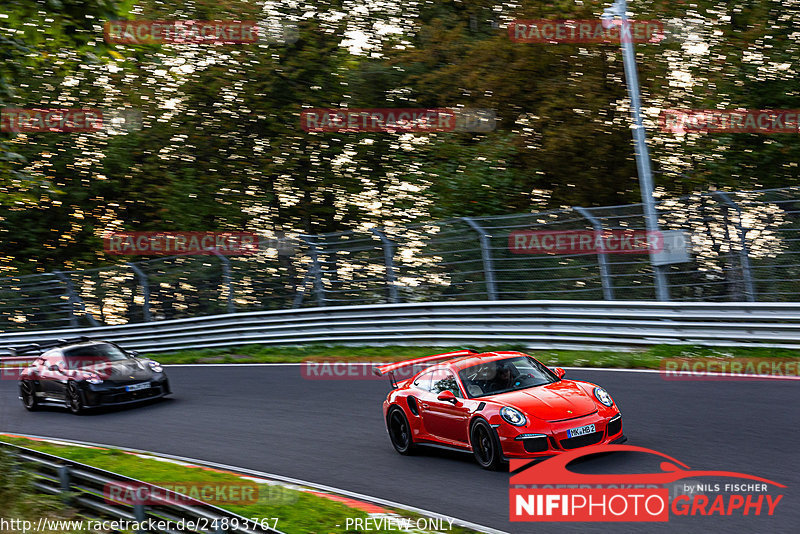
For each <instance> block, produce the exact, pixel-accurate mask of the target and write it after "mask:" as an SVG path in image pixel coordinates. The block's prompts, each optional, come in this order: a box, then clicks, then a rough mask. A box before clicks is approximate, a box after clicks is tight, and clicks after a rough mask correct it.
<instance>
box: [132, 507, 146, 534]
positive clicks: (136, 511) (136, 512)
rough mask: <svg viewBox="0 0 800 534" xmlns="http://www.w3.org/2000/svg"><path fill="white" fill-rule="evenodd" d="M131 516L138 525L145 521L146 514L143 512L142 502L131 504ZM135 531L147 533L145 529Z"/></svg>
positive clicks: (142, 533)
mask: <svg viewBox="0 0 800 534" xmlns="http://www.w3.org/2000/svg"><path fill="white" fill-rule="evenodd" d="M133 517H134V519H136V522H137V523H139V524H140V525H141V524H142V523H144V522H145V521H147V514H146V513H145V509H144V505H143V504H142V503H136V504H134V505H133ZM137 532H138V534H147V531H146V530H138V531H137Z"/></svg>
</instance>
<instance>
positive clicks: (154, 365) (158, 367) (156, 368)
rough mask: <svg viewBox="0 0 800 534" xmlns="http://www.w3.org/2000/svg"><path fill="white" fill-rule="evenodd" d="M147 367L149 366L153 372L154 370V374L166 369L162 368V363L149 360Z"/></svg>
mask: <svg viewBox="0 0 800 534" xmlns="http://www.w3.org/2000/svg"><path fill="white" fill-rule="evenodd" d="M147 365H149V366H150V369H152V370H153V371H154V372H156V373H160V372H161V371H163V370H164V368H163V367H161V364H160V363H158V362H155V361H153V360H149V361H148V362H147Z"/></svg>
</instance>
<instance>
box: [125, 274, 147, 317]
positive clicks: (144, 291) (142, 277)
mask: <svg viewBox="0 0 800 534" xmlns="http://www.w3.org/2000/svg"><path fill="white" fill-rule="evenodd" d="M125 265H127V266H128V267H130V268H131V269H132V270H133V272H134V273H135V274H136V278H138V279H139V285H140V286H142V295H144V306H142V314H143V316H144V321H145V322H149V321H151V320H152V319H151V317H150V281H149V280H148V279H147V275H146V274H145V273H144V271H143V270H141V269H140V268H139V267H138V266H137V265H136V264H135V263H133V262H130V261H129V262H128V263H126V264H125Z"/></svg>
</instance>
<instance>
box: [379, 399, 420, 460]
mask: <svg viewBox="0 0 800 534" xmlns="http://www.w3.org/2000/svg"><path fill="white" fill-rule="evenodd" d="M386 428H387V429H388V430H389V439H391V440H392V445H393V446H394V448H395V450H396V451H397V452H399V453H400V454H404V455H410V454H414V452H415V451H416V445H415V444H414V440H413V439H411V427H410V426H409V424H408V419H406V415H405V414H404V413H403V410H401V409H400V408H398V407H397V406H395V407H394V408H392V409H391V410H389V415H388V416H387V417H386Z"/></svg>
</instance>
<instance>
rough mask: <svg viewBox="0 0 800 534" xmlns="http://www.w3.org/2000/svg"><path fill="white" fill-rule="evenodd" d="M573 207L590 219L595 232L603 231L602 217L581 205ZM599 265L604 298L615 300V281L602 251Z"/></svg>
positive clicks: (598, 260)
mask: <svg viewBox="0 0 800 534" xmlns="http://www.w3.org/2000/svg"><path fill="white" fill-rule="evenodd" d="M572 209H574V210H575V211H577V212H578V213H580V214H581V215H582V216H583V217H585V218H586V219H588V221H589V222H590V223H591V224H592V228H594V231H595V232H602V231H603V223H602V222H600V219H598V218H597V217H595V216H594V215H592V213H591V212H590V211H589V210H587V209H586V208H582V207H580V206H573V208H572ZM600 246H601V247H602V246H603V240H602V239H601V240H600ZM597 265H598V266H599V267H600V281H601V282H602V284H603V298H604V299H605V300H614V281H613V280H612V278H611V273H610V272H609V269H608V258H607V257H606V255H605V254H603V253H602V252H601V253H600V254H598V255H597Z"/></svg>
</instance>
